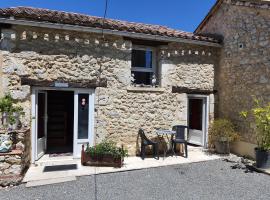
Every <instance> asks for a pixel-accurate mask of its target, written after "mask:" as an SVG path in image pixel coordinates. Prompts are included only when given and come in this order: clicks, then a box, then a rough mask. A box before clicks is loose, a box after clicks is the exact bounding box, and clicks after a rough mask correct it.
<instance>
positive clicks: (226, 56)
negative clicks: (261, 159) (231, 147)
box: [199, 0, 270, 144]
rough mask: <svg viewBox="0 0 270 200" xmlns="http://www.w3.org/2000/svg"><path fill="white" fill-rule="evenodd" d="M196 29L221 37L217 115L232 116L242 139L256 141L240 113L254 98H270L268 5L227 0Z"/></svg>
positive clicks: (269, 9)
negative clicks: (222, 41) (222, 43)
mask: <svg viewBox="0 0 270 200" xmlns="http://www.w3.org/2000/svg"><path fill="white" fill-rule="evenodd" d="M199 32H200V33H206V34H209V33H210V34H218V35H221V36H223V38H224V47H223V48H222V51H221V59H220V67H219V69H218V70H217V71H216V74H217V75H216V76H217V79H218V82H217V88H218V107H217V109H218V113H219V117H226V118H229V119H231V120H232V121H233V122H234V123H236V125H237V126H238V127H239V129H240V131H241V135H242V140H243V141H245V142H248V143H253V144H255V143H256V140H255V134H254V125H253V124H252V123H251V125H250V126H249V125H248V124H247V123H245V122H244V120H243V119H242V118H241V117H240V116H239V112H241V111H244V110H250V109H251V108H252V106H253V97H255V98H259V99H262V100H263V101H265V102H269V101H270V60H269V55H270V4H267V3H265V4H262V3H260V2H259V1H257V3H256V2H249V1H236V0H232V1H228V0H226V1H224V3H223V4H222V5H221V7H220V8H219V9H218V10H217V12H215V14H214V15H213V16H212V17H211V18H210V19H209V21H208V22H207V23H206V24H205V25H204V26H203V28H202V30H200V31H199Z"/></svg>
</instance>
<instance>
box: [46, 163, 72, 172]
mask: <svg viewBox="0 0 270 200" xmlns="http://www.w3.org/2000/svg"><path fill="white" fill-rule="evenodd" d="M75 169H77V164H71V165H53V166H45V167H44V169H43V172H54V171H66V170H75Z"/></svg>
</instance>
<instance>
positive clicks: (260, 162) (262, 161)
mask: <svg viewBox="0 0 270 200" xmlns="http://www.w3.org/2000/svg"><path fill="white" fill-rule="evenodd" d="M255 156H256V167H258V168H269V167H270V152H269V151H265V150H262V149H259V148H255Z"/></svg>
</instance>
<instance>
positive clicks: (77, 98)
mask: <svg viewBox="0 0 270 200" xmlns="http://www.w3.org/2000/svg"><path fill="white" fill-rule="evenodd" d="M93 124H94V94H93V90H75V92H74V145H73V155H74V157H75V158H79V157H80V155H81V150H82V145H85V146H86V145H87V144H89V145H93V136H94V135H93V132H94V125H93Z"/></svg>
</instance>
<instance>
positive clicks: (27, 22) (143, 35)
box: [0, 18, 222, 48]
mask: <svg viewBox="0 0 270 200" xmlns="http://www.w3.org/2000/svg"><path fill="white" fill-rule="evenodd" d="M0 23H4V24H12V25H22V26H32V27H41V28H51V29H58V30H69V31H79V32H88V33H104V34H108V35H118V36H123V37H124V36H125V37H131V38H136V39H145V40H153V41H166V42H182V43H189V44H197V45H204V46H211V47H219V48H220V47H222V45H221V44H220V43H216V42H210V41H200V40H192V39H186V38H178V37H168V36H158V35H151V34H146V33H136V32H127V31H117V30H110V29H104V30H102V29H100V28H94V27H86V26H80V25H69V24H60V23H57V24H56V23H50V22H37V21H30V20H21V19H20V20H19V19H12V18H0Z"/></svg>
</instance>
